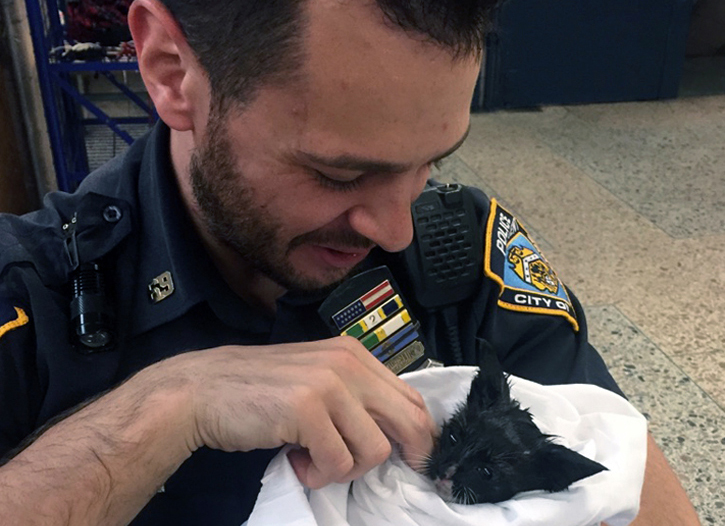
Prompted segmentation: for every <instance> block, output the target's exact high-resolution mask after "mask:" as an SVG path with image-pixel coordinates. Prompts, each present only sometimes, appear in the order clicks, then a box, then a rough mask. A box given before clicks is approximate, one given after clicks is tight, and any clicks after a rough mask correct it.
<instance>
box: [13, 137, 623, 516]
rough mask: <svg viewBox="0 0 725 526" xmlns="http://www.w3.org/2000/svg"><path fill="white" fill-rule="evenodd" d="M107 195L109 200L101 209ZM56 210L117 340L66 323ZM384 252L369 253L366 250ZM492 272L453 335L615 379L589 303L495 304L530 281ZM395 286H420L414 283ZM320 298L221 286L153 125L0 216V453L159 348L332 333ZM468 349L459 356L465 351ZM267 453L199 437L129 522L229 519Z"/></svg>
mask: <svg viewBox="0 0 725 526" xmlns="http://www.w3.org/2000/svg"><path fill="white" fill-rule="evenodd" d="M477 206H478V210H477V213H478V214H479V220H480V222H481V225H482V229H483V231H485V232H487V235H488V236H489V238H492V237H493V236H494V235H495V234H494V230H492V229H491V225H493V224H494V219H495V218H494V217H493V216H492V214H491V213H490V212H491V210H492V209H494V208H492V206H491V203H490V202H489V200H488V198H486V197H485V196H484V195H483V194H480V193H479V194H478V203H477ZM109 209H113V210H114V211H116V212H118V213H112V214H108V213H107V212H108V211H109ZM74 217H75V222H73V218H74ZM504 219H505V218H504ZM65 224H68V225H73V226H74V227H75V228H76V231H77V233H78V234H77V253H78V256H79V258H80V259H81V261H96V262H98V263H99V264H100V266H101V268H102V271H103V274H104V276H105V279H106V283H107V288H108V297H109V298H110V300H111V303H112V306H113V310H114V311H115V313H116V318H117V326H116V333H117V334H116V345H115V349H114V350H111V351H107V352H101V353H97V354H91V355H85V354H82V353H79V352H78V351H77V350H76V348H75V347H74V343H73V342H72V338H71V337H70V332H71V329H70V323H69V317H70V310H69V305H70V299H71V291H70V288H69V284H68V282H69V274H70V271H71V268H72V259H73V251H74V247H73V244H72V243H71V242H69V241H68V234H67V232H68V228H66V229H65V230H64V228H63V225H65ZM487 225H488V226H487ZM498 228H499V230H500V228H501V227H500V226H499V227H498ZM522 241H523V242H522V243H520V247H521V248H520V253H519V255H520V256H521V257H519V259H517V260H516V261H518V262H519V263H521V262H522V261H523V264H526V265H528V264H529V263H528V262H530V261H533V260H532V259H531V258H532V257H534V256H532V255H531V254H532V253H533V252H532V251H534V249H529V248H527V247H529V245H528V244H527V240H526V239H524V238H522ZM488 246H489V247H490V248H492V249H493V250H495V249H496V244H495V240H494V239H489V240H488ZM521 251H522V252H521ZM489 252H490V250H489ZM490 255H491V254H488V256H490ZM488 256H487V257H488ZM389 258H390V256H389V255H386V254H384V253H381V252H376V251H374V252H373V253H372V254H371V256H370V264H371V265H372V264H381V263H382V264H385V263H386V262H387V261H388V259H389ZM527 258H528V259H527ZM534 259H535V258H534ZM512 261H513V260H512ZM391 268H392V269H393V273H394V274H395V273H396V272H402V271H401V270H400V269H399V268H398V267H397V266H396V265H393V264H392V263H391ZM507 268H508V267H507ZM517 268H518V270H516V269H515V268H514V266H511V269H513V270H511V271H509V270H506V272H514V271H517V272H519V274H521V276H524V274H523V273H524V271H525V272H529V271H530V269H529V267H528V266H526V267H525V269H524V267H522V266H521V265H519V267H517ZM532 268H534V267H532ZM521 269H524V270H521ZM489 270H490V269H489ZM166 272H168V273H170V275H171V276H172V279H173V284H174V292H173V294H171V295H170V296H168V297H167V298H165V299H163V300H162V301H159V302H158V303H154V302H152V301H151V299H150V297H149V284H150V283H151V282H152V281H153V280H154V279H155V278H158V277H159V276H161V275H163V274H164V273H166ZM529 274H530V272H529ZM529 274H526V276H525V277H530V275H529ZM501 275H502V277H501V279H497V278H496V276H495V275H494V273H492V271H487V274H486V276H485V277H484V279H483V281H482V284H481V287H480V290H479V291H478V293H477V294H476V295H475V296H474V297H473V298H472V299H470V300H468V301H466V302H465V303H464V304H462V305H460V307H459V320H460V329H461V330H460V340H461V345H462V347H463V348H464V349H473V348H475V338H476V337H482V338H485V339H486V340H487V341H488V342H489V343H491V345H492V346H493V348H494V349H496V352H497V353H498V356H499V359H500V361H501V363H502V365H503V368H504V369H505V370H506V371H508V372H510V373H512V374H515V375H518V376H521V377H524V378H528V379H531V380H534V381H538V382H540V383H544V384H557V383H574V382H583V383H594V384H597V385H600V386H602V387H605V388H608V389H611V390H614V391H616V392H619V390H618V388H617V386H616V384H615V383H614V381H613V380H612V378H611V376H610V375H609V373H608V372H607V370H606V367H605V365H604V363H603V362H602V360H601V358H600V357H599V355H598V354H597V352H596V351H595V350H594V349H593V348H592V347H591V346H590V345H589V343H588V342H587V334H586V323H585V320H584V315H583V313H582V312H581V307H580V306H579V303H578V301H577V300H576V298H575V297H574V296H573V295H572V294H571V293H570V292H569V291H568V290H564V289H562V292H561V294H563V296H562V297H565V298H566V299H567V307H566V308H567V310H568V311H569V314H568V315H567V316H561V315H557V312H555V311H554V310H552V309H549V310H547V309H546V308H534V307H536V306H534V307H532V305H529V306H527V307H524V306H521V308H518V307H516V306H515V305H514V306H513V307H512V305H507V304H506V303H505V302H502V298H504V295H503V293H504V292H507V293H508V294H510V295H511V297H512V298H518V299H516V301H518V300H520V299H522V298H525V297H526V296H525V294H526V287H524V288H521V289H518V288H516V287H514V286H513V285H512V283H513V282H511V281H510V280H511V279H513V280H516V279H517V278H516V275H514V274H510V276H512V277H509V275H508V274H506V275H504V274H503V273H501ZM521 279H523V278H521ZM399 281H400V282H401V283H403V282H404V281H405V280H404V279H401V280H399ZM506 287H508V288H506ZM531 290H532V291H533V290H534V289H533V288H532V289H531ZM404 293H405V295H406V297H409V298H411V297H412V298H414V297H415V294H414V291H410V290H407V291H406V290H404ZM534 295H535V294H534ZM321 299H322V298H314V297H306V296H300V295H295V294H292V293H288V294H286V295H285V296H283V297H282V298H280V299H279V300H278V302H277V313H276V315H275V316H274V317H271V316H270V315H268V314H266V313H264V312H261V311H259V310H257V309H255V308H252V307H250V306H249V305H247V304H245V303H244V302H243V301H242V300H241V299H240V298H239V297H237V296H236V295H234V294H233V293H232V292H231V291H230V290H229V288H228V287H227V286H226V284H225V282H224V280H223V279H222V278H221V276H220V275H219V273H218V272H217V270H216V269H215V267H214V266H213V264H212V262H211V260H210V258H209V256H208V255H207V254H206V252H205V251H204V248H203V247H202V245H201V243H200V241H199V239H198V237H197V235H196V234H195V232H194V229H193V227H192V225H191V222H190V219H189V218H188V216H187V213H186V211H185V208H184V206H183V204H182V201H181V198H180V195H179V191H178V188H177V185H176V181H175V178H174V175H173V170H172V168H171V164H170V160H169V131H168V129H167V128H166V127H165V126H164V125H163V124H159V125H157V126H156V127H155V128H154V130H152V132H151V133H150V134H148V135H147V136H145V137H144V138H142V139H140V140H138V141H137V142H136V143H135V144H134V145H133V146H132V147H131V148H130V149H129V151H128V152H127V153H126V154H124V155H123V156H121V157H119V158H116V159H114V160H112V161H111V162H110V163H109V164H107V165H106V166H104V167H102V168H101V169H99V170H98V171H96V172H95V173H93V174H91V175H90V176H89V177H88V178H86V179H85V180H84V182H83V183H82V185H81V187H80V188H79V190H78V191H76V192H75V193H74V194H70V195H69V194H63V193H54V194H50V195H49V196H47V197H46V201H45V206H44V208H43V209H42V210H40V211H38V212H34V213H32V214H28V215H26V216H22V217H14V216H8V215H2V216H0V455H8V454H10V452H11V451H12V449H13V448H15V447H17V446H18V445H19V444H20V443H21V442H22V440H23V439H24V438H25V437H26V436H28V435H29V434H31V433H32V432H33V431H34V430H36V429H37V428H38V427H40V426H42V425H43V424H44V423H46V422H47V421H48V420H49V419H51V418H53V417H54V416H56V415H58V414H59V413H61V412H63V411H65V410H67V409H69V408H72V407H73V406H75V405H76V404H78V403H80V402H82V401H84V400H86V399H88V398H89V397H92V396H95V395H97V394H99V393H101V392H103V391H105V390H107V389H109V388H112V387H113V386H115V385H117V384H118V383H119V382H121V381H123V380H124V379H125V378H127V377H128V376H130V375H131V374H133V373H134V372H136V371H138V370H140V369H142V368H144V367H145V366H147V365H149V364H152V363H154V362H157V361H159V360H161V359H163V358H166V357H169V356H173V355H176V354H179V353H182V352H186V351H190V350H198V349H205V348H211V347H216V346H220V345H227V344H238V345H260V344H271V343H283V342H296V341H311V340H319V339H323V338H327V337H330V336H331V334H330V332H329V329H327V327H326V326H325V324H324V323H323V322H322V320H321V319H320V318H319V317H318V315H317V307H318V306H319V303H320V301H321ZM511 301H512V302H513V301H514V300H511ZM522 301H523V300H522ZM529 303H531V301H530V300H529ZM542 305H544V304H542ZM413 308H414V311H415V315H416V317H417V318H418V320H419V321H420V322H421V326H422V330H423V332H424V336H425V340H426V347H427V350H428V352H429V353H430V354H432V355H433V356H435V357H437V358H438V359H440V360H442V361H444V362H450V359H449V357H448V356H447V353H446V343H445V342H446V339H445V330H444V327H443V325H442V321H441V320H440V319H439V317H438V315H436V314H435V313H430V312H426V311H424V310H423V309H417V310H416V308H415V306H413ZM558 314H561V313H558ZM575 326H576V329H578V330H575ZM467 355H468V360H467V361H469V362H474V363H475V362H476V357H475V356H474V355H472V354H470V353H468V354H467ZM275 453H276V451H254V452H250V453H223V452H219V451H212V450H209V449H205V448H203V449H201V450H199V451H198V452H196V453H194V454H193V455H192V457H191V458H190V459H189V460H188V461H187V462H185V463H184V464H183V465H182V466H181V467H180V468H179V470H178V471H177V472H176V473H175V474H174V475H172V476H171V478H170V479H169V480H168V481H167V482H166V484H165V491H164V492H163V493H159V494H158V495H156V496H155V497H154V498H153V499H152V500H151V502H150V503H149V504H148V505H147V506H146V507H145V508H144V509H143V510H142V511H141V513H140V514H139V516H138V517H137V519H136V520H135V521H134V522H133V523H132V524H134V525H135V526H140V525H166V524H168V525H174V526H183V525H208V524H214V525H216V526H227V525H229V526H238V525H239V524H241V523H242V522H243V521H244V520H245V519H246V518H247V516H248V515H249V513H250V511H251V509H252V507H253V505H254V500H255V498H256V495H257V493H258V491H259V487H260V479H261V476H262V474H263V472H264V469H265V467H266V465H267V463H268V462H269V460H270V459H271V458H272V456H273V455H274V454H275Z"/></svg>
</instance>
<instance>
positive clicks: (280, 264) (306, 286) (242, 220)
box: [189, 116, 373, 294]
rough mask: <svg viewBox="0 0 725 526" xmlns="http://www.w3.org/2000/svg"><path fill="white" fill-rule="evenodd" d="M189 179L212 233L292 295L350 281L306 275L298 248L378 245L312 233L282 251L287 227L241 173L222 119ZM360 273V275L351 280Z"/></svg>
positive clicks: (194, 160) (212, 127) (353, 236)
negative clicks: (294, 261) (292, 258)
mask: <svg viewBox="0 0 725 526" xmlns="http://www.w3.org/2000/svg"><path fill="white" fill-rule="evenodd" d="M189 174H190V178H191V188H192V191H193V194H194V197H195V199H196V202H197V203H198V205H199V209H200V211H201V215H202V218H203V220H204V222H205V226H206V228H207V229H208V230H209V232H210V233H211V234H212V235H213V236H214V237H215V238H216V239H217V240H219V241H220V242H221V243H223V244H224V245H226V246H227V247H229V248H231V249H232V250H234V252H235V253H236V254H237V255H238V256H239V257H241V258H242V259H243V260H244V261H245V262H246V263H248V264H249V265H250V266H251V267H252V268H254V269H255V270H257V271H259V272H260V273H262V274H263V275H265V276H266V277H268V278H269V279H271V280H272V281H274V282H275V283H277V284H279V285H280V286H282V287H284V288H285V289H287V290H291V291H298V292H304V293H315V294H316V293H319V292H322V291H326V290H332V289H333V288H334V287H336V286H337V285H338V284H339V283H340V282H342V281H343V280H344V279H346V277H347V276H345V277H343V278H342V279H337V280H334V282H320V281H318V280H315V279H311V278H308V277H305V276H302V275H301V274H300V273H299V272H297V271H296V270H295V269H294V267H293V266H292V265H291V264H290V262H289V259H288V255H289V253H290V251H291V250H292V249H294V248H295V247H297V246H300V245H303V244H305V243H311V242H316V243H329V242H332V243H339V244H341V245H343V246H347V247H351V248H360V249H368V248H370V247H371V246H372V245H373V243H372V242H371V241H370V240H368V239H367V238H365V237H363V236H361V235H360V234H358V233H356V232H353V231H349V232H325V231H312V232H307V233H305V234H302V235H300V236H297V237H295V238H294V239H292V240H291V242H290V243H289V246H288V247H286V248H282V247H280V242H279V232H280V230H281V225H280V224H279V222H278V221H276V220H275V218H274V217H273V216H272V215H271V214H270V213H269V212H268V211H267V210H265V208H264V207H263V206H259V205H258V204H257V202H256V201H255V196H254V189H253V188H252V187H251V186H250V185H249V184H247V181H246V180H245V178H244V176H243V175H242V174H240V173H238V171H237V168H236V166H235V162H234V157H233V155H232V154H231V148H230V145H229V141H228V140H227V137H226V134H225V132H224V127H223V124H222V121H221V119H220V118H218V117H214V116H212V117H210V120H209V126H208V135H207V140H206V142H205V144H204V145H203V146H201V147H200V148H199V149H198V150H197V151H195V152H194V153H193V154H192V157H191V162H190V165H189ZM354 273H355V270H353V271H352V272H351V273H350V275H351V274H354Z"/></svg>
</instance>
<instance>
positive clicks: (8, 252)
mask: <svg viewBox="0 0 725 526" xmlns="http://www.w3.org/2000/svg"><path fill="white" fill-rule="evenodd" d="M131 229H132V218H131V208H130V206H129V204H128V203H126V202H125V201H123V200H121V199H117V198H114V197H109V196H105V195H100V194H97V193H93V192H88V193H83V194H65V193H61V192H58V193H53V194H49V195H48V196H47V197H46V199H45V206H44V208H42V209H41V210H38V211H36V212H32V213H30V214H26V215H24V216H14V215H10V214H0V281H2V279H3V277H4V276H5V274H6V273H7V272H8V270H9V269H10V268H12V267H14V266H30V267H32V268H34V269H35V271H36V272H37V274H38V275H39V277H40V279H41V281H42V282H43V284H44V285H46V286H49V287H53V286H58V285H59V284H63V283H65V282H67V281H68V278H69V276H70V274H71V272H73V271H74V270H75V269H76V268H77V267H78V265H79V262H86V261H95V260H97V259H99V258H101V257H103V256H105V255H106V254H107V253H109V252H110V251H111V250H112V249H113V248H114V247H115V246H116V245H118V244H119V243H120V242H121V240H123V239H124V238H125V237H126V236H127V235H128V234H129V233H130V232H131Z"/></svg>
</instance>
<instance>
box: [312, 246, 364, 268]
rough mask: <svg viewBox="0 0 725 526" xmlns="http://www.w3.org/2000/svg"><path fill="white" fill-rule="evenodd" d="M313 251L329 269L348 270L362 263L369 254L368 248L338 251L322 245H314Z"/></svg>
mask: <svg viewBox="0 0 725 526" xmlns="http://www.w3.org/2000/svg"><path fill="white" fill-rule="evenodd" d="M312 248H313V250H315V252H316V253H317V254H318V256H319V257H320V259H322V260H323V261H324V262H325V263H326V264H328V265H329V266H331V267H335V268H340V269H348V268H351V267H353V266H355V265H357V264H358V263H360V262H362V261H363V260H364V259H365V258H366V257H367V256H368V254H369V253H370V250H371V249H370V248H350V249H343V250H340V249H338V248H332V247H327V246H322V245H314V246H313V247H312Z"/></svg>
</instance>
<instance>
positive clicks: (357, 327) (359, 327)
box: [342, 295, 403, 339]
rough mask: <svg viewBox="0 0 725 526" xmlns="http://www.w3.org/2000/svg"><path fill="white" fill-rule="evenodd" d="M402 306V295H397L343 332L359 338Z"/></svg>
mask: <svg viewBox="0 0 725 526" xmlns="http://www.w3.org/2000/svg"><path fill="white" fill-rule="evenodd" d="M401 308H403V300H401V299H400V296H397V295H396V296H395V297H394V298H393V299H391V300H390V301H389V302H387V303H386V304H385V305H383V306H382V307H380V308H379V309H376V310H374V311H373V312H370V313H369V314H366V315H365V316H364V317H363V319H361V320H360V321H358V322H357V323H355V324H354V325H352V326H351V327H350V328H348V329H347V330H346V331H345V332H343V333H342V334H344V335H347V336H352V337H354V338H358V339H359V338H360V337H361V336H362V335H363V334H365V333H366V332H368V331H369V330H371V329H373V328H375V327H377V326H378V325H380V324H381V323H382V322H383V321H385V320H387V319H388V318H389V317H390V316H391V315H392V314H394V313H395V312H397V311H398V310H399V309H401Z"/></svg>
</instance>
